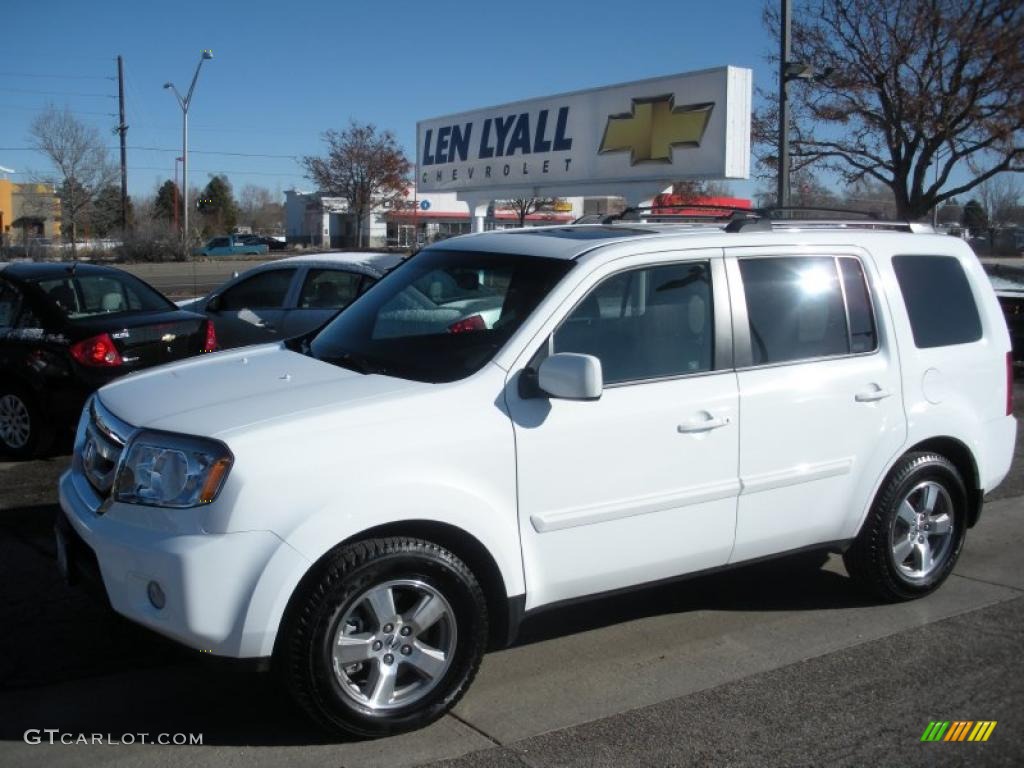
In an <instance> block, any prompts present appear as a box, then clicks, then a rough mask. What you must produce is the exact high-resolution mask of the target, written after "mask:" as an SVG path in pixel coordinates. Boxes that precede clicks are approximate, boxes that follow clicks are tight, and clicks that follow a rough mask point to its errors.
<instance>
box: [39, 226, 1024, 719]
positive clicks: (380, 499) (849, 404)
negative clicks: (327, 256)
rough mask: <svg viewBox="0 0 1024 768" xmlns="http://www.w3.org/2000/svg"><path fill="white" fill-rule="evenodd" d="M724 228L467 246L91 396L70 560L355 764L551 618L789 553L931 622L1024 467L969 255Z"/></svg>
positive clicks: (484, 239)
mask: <svg viewBox="0 0 1024 768" xmlns="http://www.w3.org/2000/svg"><path fill="white" fill-rule="evenodd" d="M748 223H749V224H750V226H749V227H748V226H747V224H748ZM737 224H738V226H733V225H730V226H729V227H727V228H726V229H725V230H722V229H719V228H714V227H706V228H691V229H686V228H682V227H678V226H656V225H647V224H642V223H636V222H630V223H629V224H628V225H622V226H618V225H616V226H576V227H554V228H548V229H530V230H524V231H506V232H500V233H483V234H478V235H467V236H464V237H459V238H454V239H451V240H447V241H445V242H444V243H441V244H438V245H435V246H432V247H429V248H427V249H426V250H424V251H422V252H420V253H419V254H417V255H416V256H415V257H413V258H411V259H410V260H408V261H407V262H405V263H403V264H401V265H400V266H399V267H398V268H396V269H394V270H393V271H391V272H390V273H388V274H387V275H386V276H385V277H384V278H383V279H381V280H379V281H378V282H376V283H375V284H374V285H373V287H371V288H370V289H369V290H367V291H366V292H365V293H363V294H362V295H361V296H359V297H358V298H357V299H356V300H355V301H354V302H353V303H352V304H351V305H350V306H349V307H348V308H347V309H345V311H343V312H341V313H340V314H339V315H338V316H337V318H335V319H334V320H333V321H332V322H331V323H330V324H329V325H327V326H326V327H325V328H324V329H323V330H322V331H321V332H320V333H319V334H307V335H306V336H300V337H298V338H296V339H294V340H292V341H289V342H285V343H272V344H264V345H261V346H257V347H250V348H246V349H241V350H235V351H229V352H222V353H217V354H213V355H209V356H206V357H203V358H202V359H196V360H190V361H186V362H181V363H176V364H173V365H167V366H163V367H161V368H159V369H157V370H153V371H150V372H140V373H138V374H136V375H133V376H130V377H127V378H125V379H121V380H119V381H117V382H115V383H113V384H110V385H108V386H106V387H104V388H103V389H101V390H100V391H99V392H98V393H97V395H96V396H94V397H93V398H92V399H91V400H90V401H89V403H88V405H87V406H86V408H85V411H84V412H83V414H82V419H81V422H80V425H79V429H78V436H77V441H76V448H75V454H74V458H73V462H72V466H71V468H70V469H69V470H68V472H67V473H66V474H65V475H64V476H63V477H62V478H61V481H60V502H61V507H62V509H63V514H62V515H60V516H59V518H58V529H57V536H58V550H59V551H60V552H62V553H64V557H63V559H62V562H63V563H64V564H65V567H66V568H67V569H68V571H69V572H75V571H77V570H78V569H79V568H81V569H82V570H85V571H90V570H91V571H93V572H95V571H98V573H99V574H100V576H101V579H102V584H103V587H104V589H105V591H106V594H107V596H108V597H109V599H110V602H111V604H112V605H113V608H114V609H115V610H116V611H118V612H119V613H121V614H123V615H125V616H127V617H128V618H130V619H132V620H134V621H137V622H139V623H141V624H144V625H146V626H147V627H150V628H152V629H154V630H156V631H157V632H160V633H162V634H164V635H166V636H168V637H171V638H174V639H176V640H178V641H180V642H182V643H184V644H186V645H188V646H191V647H192V648H199V649H204V650H206V651H210V652H212V653H214V654H218V655H221V656H230V657H242V658H252V657H272V658H273V661H274V663H275V664H276V665H277V667H278V669H279V670H280V672H281V674H282V676H283V679H284V680H285V682H286V685H287V687H288V689H289V690H290V691H291V693H292V694H293V696H294V697H295V699H296V700H297V701H298V703H299V704H300V705H301V706H302V707H303V708H304V709H305V710H306V711H307V712H308V713H309V714H310V715H311V716H312V717H313V718H314V719H315V720H316V721H317V722H319V723H321V724H322V725H323V726H325V727H327V728H329V729H333V730H339V731H345V732H348V733H354V734H358V735H361V736H377V735H381V734H385V733H394V732H399V731H403V730H408V729H411V728H416V727H420V726H423V725H425V724H426V723H429V722H431V721H432V720H434V719H436V718H438V717H440V716H441V715H442V714H443V713H445V712H446V711H448V710H449V709H450V708H451V707H452V706H453V705H454V704H455V703H456V702H457V701H458V700H459V698H460V697H461V696H462V694H463V693H464V692H465V691H466V689H467V688H468V687H469V685H470V683H471V681H472V680H473V677H474V675H475V674H476V671H477V668H478V666H479V664H480V660H481V656H482V655H483V653H484V650H485V649H486V648H487V647H488V646H489V645H490V646H500V645H502V644H505V643H508V642H510V641H511V640H512V639H513V638H514V637H515V634H516V629H517V627H518V626H519V622H520V621H521V620H522V618H523V617H524V616H528V615H530V614H532V613H533V612H535V611H538V610H540V609H542V608H550V607H552V606H554V605H557V604H559V603H561V602H563V601H568V600H576V599H579V598H583V597H586V596H590V595H595V594H599V593H604V592H608V591H613V590H622V589H627V588H636V587H640V586H642V585H645V584H649V583H651V582H658V581H661V580H665V579H675V578H679V577H682V576H686V575H690V574H695V573H705V572H708V571H710V570H714V569H719V568H724V567H729V566H733V565H739V564H743V563H747V562H750V561H753V560H760V559H763V558H767V557H775V556H779V555H783V554H786V553H792V552H794V551H802V550H827V551H833V552H841V553H843V557H844V560H845V563H846V566H847V569H848V570H849V572H850V575H851V576H852V577H853V578H854V579H855V580H856V581H857V582H858V583H859V584H861V585H862V586H863V587H864V588H865V589H867V590H868V591H870V592H871V593H872V594H874V595H875V596H876V598H877V599H879V600H884V601H900V600H908V599H912V598H917V597H921V596H923V595H927V594H928V593H930V592H931V591H932V590H934V589H936V588H937V587H938V586H939V585H940V584H942V582H943V581H944V580H945V579H946V578H947V576H948V575H949V574H950V572H951V571H952V569H953V567H954V565H955V564H956V562H957V558H958V556H959V554H960V552H961V550H962V548H963V546H964V541H965V536H966V533H967V530H968V529H969V528H970V527H971V526H973V525H974V524H975V523H976V522H977V520H978V517H979V515H980V514H981V507H982V498H983V496H984V494H985V493H986V492H987V491H991V490H992V489H993V488H995V487H996V486H997V485H998V484H999V483H1000V482H1001V481H1002V479H1003V478H1004V476H1005V475H1006V473H1007V472H1008V470H1009V467H1010V461H1011V457H1012V453H1013V447H1014V439H1015V433H1016V422H1015V420H1014V418H1013V416H1012V415H1011V413H1012V402H1011V397H1012V395H1011V391H1010V389H1009V373H1008V372H1009V370H1010V340H1009V336H1008V334H1007V330H1006V325H1005V323H1004V322H1003V317H1002V315H1001V313H1000V309H999V304H998V302H997V301H996V297H995V295H994V294H993V291H992V288H991V286H990V285H989V283H988V280H987V279H986V277H985V274H984V272H983V271H982V269H981V266H980V264H979V263H978V260H977V259H976V258H975V256H974V254H973V253H972V252H971V251H970V249H969V248H968V247H967V245H966V244H965V243H963V242H962V241H959V240H957V239H956V238H951V237H944V236H936V235H926V234H912V233H910V232H909V231H896V230H899V229H900V228H899V227H895V226H894V227H893V230H894V231H866V230H863V229H858V228H857V227H856V226H847V225H844V226H843V227H842V228H839V227H836V228H831V229H830V228H829V227H828V226H827V225H826V226H820V225H818V226H814V227H811V228H806V229H802V228H801V227H800V223H799V222H792V221H787V222H785V223H784V224H783V227H784V228H782V229H778V230H775V231H773V226H772V224H771V222H767V221H761V220H754V221H751V222H737ZM881 226H884V225H880V224H879V223H878V222H872V223H871V227H872V228H874V229H876V230H877V229H879V228H880V227H881ZM904 229H906V227H904ZM425 299H426V301H425ZM221 333H223V332H222V331H221V329H220V326H218V334H221ZM997 393H998V397H996V396H994V395H995V394H997ZM1004 395H1005V396H1004ZM914 653H916V654H917V655H918V656H920V657H921V658H922V659H927V655H928V654H927V648H919V649H916V651H914V652H912V653H911V658H913V657H914ZM507 695H508V696H515V695H516V692H515V689H514V687H510V688H509V690H508V692H507Z"/></svg>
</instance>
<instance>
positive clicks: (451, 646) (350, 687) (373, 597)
mask: <svg viewBox="0 0 1024 768" xmlns="http://www.w3.org/2000/svg"><path fill="white" fill-rule="evenodd" d="M455 643H456V625H455V612H454V611H453V610H452V607H451V605H449V603H448V601H447V600H446V599H445V598H444V596H443V595H442V594H441V593H440V592H438V591H437V590H436V589H434V587H432V586H430V585H429V584H426V583H424V582H422V581H417V580H412V579H399V580H394V581H388V582H385V583H383V584H379V585H377V586H375V587H372V588H371V589H369V590H367V591H366V592H364V593H363V594H362V595H360V596H359V597H358V598H356V600H355V601H354V602H353V603H352V604H351V607H350V608H349V609H348V611H347V612H346V613H345V615H344V616H343V617H342V619H341V621H340V622H339V623H338V628H337V630H336V631H335V634H334V641H333V644H332V651H331V653H332V664H333V668H334V674H335V677H336V678H337V681H338V683H339V684H340V686H341V690H342V691H344V693H345V695H346V696H348V697H350V698H351V699H353V700H355V701H356V702H357V703H358V704H360V705H362V706H364V707H367V708H369V709H371V710H374V711H381V710H388V709H396V708H398V707H404V706H407V705H409V704H414V703H415V702H417V701H420V700H421V699H422V698H423V697H424V696H426V695H427V694H429V693H430V692H431V691H432V690H434V688H436V687H437V684H438V683H439V682H441V678H443V677H444V674H445V672H447V671H448V667H449V666H450V665H451V661H452V657H453V656H454V655H455Z"/></svg>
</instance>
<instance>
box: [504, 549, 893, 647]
mask: <svg viewBox="0 0 1024 768" xmlns="http://www.w3.org/2000/svg"><path fill="white" fill-rule="evenodd" d="M833 557H835V556H833ZM828 559H829V558H828V556H827V554H826V553H823V552H807V553H799V554H794V555H790V556H787V557H780V558H776V559H772V560H770V561H765V562H759V563H755V564H752V565H748V566H740V567H737V568H735V569H732V570H728V571H721V572H716V573H712V574H709V575H704V576H696V577H692V578H686V579H680V580H675V581H670V582H664V583H660V584H658V585H655V586H650V587H647V588H644V589H635V590H628V591H623V592H620V593H617V594H612V595H608V596H604V597H598V598H594V599H587V600H582V601H577V602H572V603H570V604H565V605H560V606H555V607H552V608H551V609H544V610H541V611H538V612H537V613H536V614H534V615H532V616H528V617H527V618H526V620H525V621H524V622H523V625H522V627H521V628H520V632H519V638H518V640H517V641H516V645H517V646H518V645H529V644H531V643H536V642H540V641H543V640H550V639H553V638H556V637H564V636H567V635H571V634H575V633H578V632H587V631H590V630H593V629H600V628H601V627H606V626H610V625H612V624H622V623H624V622H627V621H635V620H637V619H644V618H649V617H652V616H660V615H666V614H673V613H689V612H693V611H699V610H713V611H759V612H760V611H815V610H826V609H828V610H835V609H846V608H864V607H866V606H870V605H874V604H876V601H875V600H873V599H872V598H871V596H870V595H868V594H866V593H865V592H863V591H862V590H860V589H859V588H858V587H857V586H856V585H855V584H854V583H853V582H852V581H851V580H850V578H849V577H848V576H847V575H846V573H845V571H841V570H840V569H841V566H838V565H836V564H835V562H833V563H830V565H829V567H828V568H824V567H823V566H824V565H825V562H826V560H828Z"/></svg>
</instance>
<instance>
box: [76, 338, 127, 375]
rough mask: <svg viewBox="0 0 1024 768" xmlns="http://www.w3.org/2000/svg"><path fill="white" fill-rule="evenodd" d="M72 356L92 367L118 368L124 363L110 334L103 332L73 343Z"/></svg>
mask: <svg viewBox="0 0 1024 768" xmlns="http://www.w3.org/2000/svg"><path fill="white" fill-rule="evenodd" d="M71 356H72V357H73V358H75V360H77V361H78V362H80V363H81V364H82V365H88V366H90V367H92V368H116V367H117V366H119V365H123V364H124V360H122V359H121V353H120V352H118V351H117V347H115V346H114V340H113V339H112V338H110V334H107V333H101V334H100V335H99V336H93V337H92V338H89V339H84V340H83V341H79V342H76V343H75V344H72V345H71Z"/></svg>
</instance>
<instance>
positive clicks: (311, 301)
mask: <svg viewBox="0 0 1024 768" xmlns="http://www.w3.org/2000/svg"><path fill="white" fill-rule="evenodd" d="M362 277H363V276H362V275H359V274H356V273H355V272H345V271H344V270H341V269H310V270H309V273H308V274H307V275H306V282H305V283H303V285H302V292H301V293H300V294H299V309H341V308H342V307H347V306H348V305H349V304H350V303H351V302H352V300H353V299H354V298H355V297H356V296H357V295H358V294H359V281H360V280H361V279H362Z"/></svg>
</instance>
